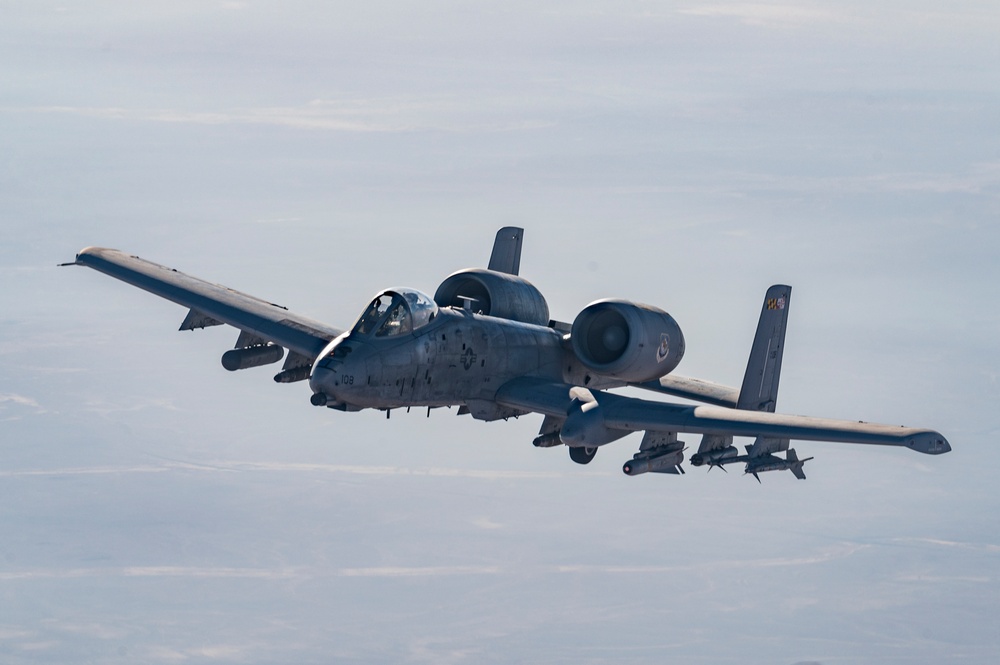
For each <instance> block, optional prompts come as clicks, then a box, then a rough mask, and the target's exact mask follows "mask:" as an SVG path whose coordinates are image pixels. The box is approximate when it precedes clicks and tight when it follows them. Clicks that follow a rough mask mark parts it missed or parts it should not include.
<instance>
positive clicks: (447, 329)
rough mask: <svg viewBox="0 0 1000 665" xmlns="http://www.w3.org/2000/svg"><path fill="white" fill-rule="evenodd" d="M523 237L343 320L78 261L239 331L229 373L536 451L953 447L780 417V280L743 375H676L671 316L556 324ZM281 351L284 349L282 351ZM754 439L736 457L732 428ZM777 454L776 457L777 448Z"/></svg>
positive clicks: (111, 259)
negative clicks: (471, 422) (446, 412)
mask: <svg viewBox="0 0 1000 665" xmlns="http://www.w3.org/2000/svg"><path fill="white" fill-rule="evenodd" d="M523 237H524V231H523V229H520V228H514V227H506V228H502V229H500V231H499V232H498V233H497V235H496V239H495V241H494V245H493V253H492V255H491V257H490V262H489V267H488V268H486V269H481V268H468V269H465V270H460V271H458V272H456V273H453V274H451V275H450V276H448V277H447V278H446V279H445V280H444V281H443V282H442V283H441V285H440V286H439V287H438V288H437V291H436V292H435V294H434V297H433V298H431V297H430V296H428V295H426V294H424V293H421V292H420V291H416V290H413V289H407V288H392V289H388V290H386V291H383V292H381V293H379V294H378V295H377V296H375V298H374V299H373V300H372V301H371V303H370V304H369V305H368V306H367V307H366V308H365V309H364V311H363V312H362V314H361V316H360V318H358V320H357V323H355V324H354V326H353V327H352V328H351V329H350V330H340V329H339V328H333V327H331V326H328V325H326V324H324V323H320V322H318V321H314V320H312V319H309V318H306V317H304V316H300V315H298V314H294V313H292V312H290V311H289V310H288V309H287V308H285V307H282V306H280V305H276V304H274V303H270V302H267V301H265V300H261V299H259V298H255V297H253V296H249V295H247V294H245V293H240V292H239V291H234V290H233V289H229V288H226V287H224V286H220V285H218V284H212V283H209V282H206V281H203V280H200V279H197V278H195V277H191V276H189V275H185V274H184V273H181V272H178V271H177V270H174V269H171V268H167V267H165V266H161V265H158V264H156V263H152V262H150V261H147V260H145V259H141V258H139V257H137V256H132V255H130V254H126V253H124V252H121V251H118V250H115V249H104V248H100V247H87V248H85V249H83V250H81V251H80V253H79V254H77V256H76V260H75V261H73V262H71V263H68V264H63V265H81V266H87V267H89V268H93V269H95V270H98V271H100V272H103V273H105V274H107V275H110V276H111V277H114V278H116V279H119V280H122V281H124V282H127V283H129V284H132V285H133V286H137V287H139V288H141V289H144V290H146V291H149V292H150V293H153V294H156V295H158V296H160V297H163V298H166V299H168V300H172V301H173V302H175V303H177V304H179V305H182V306H184V307H186V308H188V309H189V311H188V313H187V316H185V318H184V321H183V322H182V323H181V326H180V330H194V329H197V328H206V327H209V326H218V325H223V324H228V325H230V326H233V327H235V328H237V329H239V331H240V333H239V337H238V339H237V340H236V345H235V347H234V348H233V349H230V350H228V351H226V352H225V353H224V354H223V356H222V365H223V366H224V367H225V368H226V369H227V370H232V371H236V370H241V369H246V368H249V367H257V366H261V365H267V364H272V363H277V362H279V361H280V360H281V359H282V358H284V364H283V365H282V368H281V371H280V372H278V373H277V374H276V375H275V376H274V380H275V381H277V382H279V383H292V382H296V381H306V380H308V381H309V387H310V388H311V389H312V397H311V399H310V401H311V403H312V404H313V405H314V406H316V407H321V408H325V409H334V410H338V411H360V410H362V409H381V410H384V411H385V412H386V416H388V415H389V414H390V413H391V410H392V409H396V408H402V407H406V408H410V407H427V408H428V414H429V413H430V409H432V408H435V407H443V406H448V407H451V406H457V407H458V413H459V414H469V415H471V416H472V417H473V418H476V419H479V420H485V421H493V420H500V419H507V418H510V417H516V416H521V415H525V414H528V413H540V414H542V415H543V416H544V419H543V421H542V425H541V429H540V431H539V433H538V437H537V438H535V440H534V445H535V446H538V447H552V446H566V447H567V449H568V450H569V456H570V458H571V459H572V460H573V461H574V462H577V463H579V464H587V463H588V462H590V461H591V460H592V459H593V458H594V456H595V455H596V453H597V450H598V448H600V447H601V446H603V445H605V444H607V443H611V442H612V441H615V440H617V439H620V438H622V437H624V436H626V435H628V434H630V433H632V432H640V431H641V432H643V433H644V434H643V438H642V441H641V443H640V445H639V451H638V452H637V453H635V454H634V455H633V456H632V459H630V460H628V461H626V462H625V464H624V466H623V467H622V470H623V471H624V472H625V473H626V474H627V475H630V476H636V475H639V474H643V473H649V472H653V473H672V474H680V473H684V470H683V468H682V466H681V464H682V462H683V461H684V452H685V450H686V448H685V444H684V442H683V441H680V440H678V438H677V435H678V434H682V433H683V434H695V435H698V434H700V435H701V443H700V445H699V447H698V451H697V453H695V454H693V455H692V456H691V458H690V462H691V464H692V465H694V466H707V467H708V469H709V470H711V469H712V467H720V468H722V469H723V470H724V469H725V467H726V466H727V465H729V464H736V463H741V464H744V465H745V466H744V471H745V473H748V474H752V475H753V476H754V477H755V478H757V480H758V481H759V480H760V477H759V475H758V474H760V473H763V472H765V471H778V470H789V471H791V472H792V473H793V474H794V475H795V477H796V478H800V479H804V478H805V473H804V472H803V471H802V466H803V464H804V463H805V462H806V461H808V460H809V459H812V458H806V459H802V460H800V459H799V458H798V456H797V455H796V453H795V450H793V449H790V448H789V443H790V441H791V440H792V439H799V440H812V441H831V442H844V443H862V444H879V445H888V446H903V447H906V448H910V449H911V450H915V451H918V452H922V453H927V454H931V455H938V454H941V453H946V452H948V451H949V450H951V446H950V445H949V443H948V441H947V440H946V439H945V438H944V437H943V436H942V435H941V434H939V433H938V432H935V431H933V430H928V429H915V428H909V427H896V426H890V425H877V424H872V423H865V422H855V421H844V420H830V419H822V418H812V417H806V416H790V415H782V414H778V413H775V404H776V400H777V395H778V379H779V375H780V372H781V358H782V353H783V349H784V341H785V328H786V323H787V321H788V312H789V305H790V303H791V287H789V286H784V285H776V286H772V287H771V288H769V289H768V290H767V293H766V294H765V297H764V303H763V306H762V308H761V314H760V319H759V321H758V324H757V332H756V335H755V337H754V341H753V346H752V347H751V350H750V358H749V361H748V363H747V368H746V372H745V375H744V378H743V384H742V385H741V386H740V388H738V389H737V388H731V387H727V386H723V385H719V384H716V383H712V382H709V381H704V380H701V379H694V378H688V377H682V376H678V375H675V374H673V370H674V369H675V368H676V367H677V365H678V363H680V361H681V358H682V357H683V356H684V335H683V334H682V333H681V329H680V326H678V325H677V322H676V321H675V320H674V319H673V317H671V316H670V314H668V313H667V312H665V311H663V310H662V309H659V308H657V307H653V306H651V305H644V304H641V303H636V302H631V301H628V300H620V299H606V300H598V301H596V302H593V303H591V304H590V305H588V306H587V307H585V308H584V309H583V311H581V312H580V313H579V314H578V315H577V316H576V319H575V320H574V321H573V322H572V323H564V322H561V321H553V320H551V319H550V318H549V308H548V304H547V303H546V301H545V298H544V297H543V296H542V294H541V293H540V292H539V290H538V289H537V288H535V286H533V285H532V284H531V283H530V282H528V281H527V280H525V279H524V278H522V277H520V276H519V275H518V273H519V268H520V263H521V245H522V240H523ZM286 349H287V350H288V354H287V356H286V355H285V350H286ZM624 386H632V387H635V388H641V389H645V390H648V391H651V392H655V393H661V394H667V395H673V396H675V397H681V398H685V399H688V400H692V401H696V402H701V403H702V404H700V405H697V406H695V405H688V404H676V403H668V402H663V401H656V400H646V399H639V398H634V397H627V396H624V395H620V394H616V393H612V392H608V390H609V389H613V388H619V387H624ZM736 436H740V437H753V438H754V442H753V443H752V444H750V445H749V446H746V448H745V450H746V452H745V454H740V452H739V450H738V449H737V448H736V447H735V446H734V445H733V437H736ZM780 452H785V457H779V456H777V455H775V453H780Z"/></svg>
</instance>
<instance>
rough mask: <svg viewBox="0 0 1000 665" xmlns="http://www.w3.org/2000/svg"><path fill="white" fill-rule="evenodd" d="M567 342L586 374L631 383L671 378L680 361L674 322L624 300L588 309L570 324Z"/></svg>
mask: <svg viewBox="0 0 1000 665" xmlns="http://www.w3.org/2000/svg"><path fill="white" fill-rule="evenodd" d="M570 342H571V344H572V345H573V352H574V353H575V354H576V357H577V358H578V359H579V360H580V362H581V363H583V365H584V366H585V367H586V368H587V369H589V370H591V371H593V372H595V373H597V374H600V375H602V376H607V377H612V378H615V379H620V380H622V381H628V382H630V383H641V382H643V381H651V380H653V379H658V378H660V377H661V376H664V375H665V374H669V373H670V372H671V371H673V369H674V368H675V367H677V364H678V363H679V362H680V361H681V358H683V357H684V335H683V334H681V329H680V326H678V325H677V322H676V321H674V318H673V317H672V316H670V315H669V314H667V313H666V312H664V311H663V310H662V309H659V308H658V307H652V306H650V305H643V304H641V303H634V302H629V301H627V300H613V299H607V300H598V301H597V302H593V303H590V304H589V305H587V307H586V308H585V309H584V310H583V311H582V312H580V313H579V314H578V315H577V317H576V320H575V321H573V330H572V332H571V334H570Z"/></svg>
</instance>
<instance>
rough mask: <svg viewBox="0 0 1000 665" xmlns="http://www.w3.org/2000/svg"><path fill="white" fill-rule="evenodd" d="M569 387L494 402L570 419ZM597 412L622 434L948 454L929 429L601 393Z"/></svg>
mask: <svg viewBox="0 0 1000 665" xmlns="http://www.w3.org/2000/svg"><path fill="white" fill-rule="evenodd" d="M577 390H579V389H576V388H574V386H570V385H568V384H563V383H552V382H547V381H544V380H541V379H529V378H525V379H515V380H513V381H510V382H508V383H506V384H504V385H503V386H501V387H500V390H499V391H497V395H496V401H497V402H498V403H500V404H502V405H503V406H507V407H510V408H514V409H520V410H522V411H534V412H537V413H543V414H545V415H547V416H551V417H552V418H555V419H559V418H562V419H564V420H565V419H566V418H567V417H569V414H570V409H571V407H572V405H573V399H574V395H571V391H574V392H575V391H577ZM590 393H591V395H592V396H593V399H594V400H595V401H596V402H597V404H598V408H599V409H600V416H599V418H598V417H595V416H594V415H592V414H593V411H594V410H593V409H591V410H590V411H589V412H588V413H589V414H591V415H589V418H590V419H591V422H593V421H594V420H598V419H599V422H600V425H602V426H603V427H606V428H607V429H609V430H622V431H626V432H638V431H647V432H674V433H678V432H687V433H693V434H705V435H708V436H711V437H727V436H749V437H758V438H762V437H763V438H765V439H768V440H770V439H776V440H787V439H800V440H807V441H832V442H839V443H867V444H878V445H885V446H905V447H907V448H910V449H912V450H916V451H918V452H921V453H928V454H931V455H938V454H941V453H946V452H948V451H949V450H951V446H950V445H949V444H948V441H947V440H946V439H945V438H944V436H942V435H941V434H939V433H938V432H935V431H933V430H929V429H918V428H913V427H896V426H893V425H878V424H875V423H865V422H857V421H853V420H833V419H829V418H813V417H810V416H788V415H784V414H780V413H770V412H767V411H747V410H741V409H732V408H724V407H717V406H689V405H686V404H671V403H667V402H653V401H649V400H644V399H637V398H634V397H626V396H624V395H616V394H614V393H608V392H603V391H600V390H592V391H590Z"/></svg>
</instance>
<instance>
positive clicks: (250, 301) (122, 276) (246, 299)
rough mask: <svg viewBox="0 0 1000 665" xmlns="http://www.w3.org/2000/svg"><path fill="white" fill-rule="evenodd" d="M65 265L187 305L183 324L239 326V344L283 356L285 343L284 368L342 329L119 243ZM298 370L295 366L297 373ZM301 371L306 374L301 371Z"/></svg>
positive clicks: (304, 360)
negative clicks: (138, 253) (126, 249)
mask: <svg viewBox="0 0 1000 665" xmlns="http://www.w3.org/2000/svg"><path fill="white" fill-rule="evenodd" d="M64 265H81V266H87V267H88V268H93V269H94V270H97V271H100V272H103V273H104V274H106V275H110V276H111V277H114V278H115V279H119V280H121V281H123V282H127V283H128V284H131V285H132V286H137V287H139V288H140V289H143V290H145V291H149V292H150V293H153V294H156V295H158V296H160V297H161V298H166V299H167V300H172V301H173V302H175V303H177V304H178V305H183V306H184V307H188V308H190V311H189V312H188V315H187V317H185V319H184V321H183V323H181V327H180V329H181V330H193V329H195V328H204V327H207V326H216V325H221V324H224V323H226V324H229V325H231V326H233V327H235V328H239V329H240V331H241V334H240V338H239V341H237V344H236V348H237V349H240V350H242V349H250V350H252V349H258V348H261V349H263V348H267V349H268V350H273V351H279V353H277V357H278V359H280V357H281V354H280V350H279V349H275V348H274V346H280V347H284V348H286V349H289V350H290V351H291V352H292V353H290V354H289V357H288V359H287V361H286V363H285V369H286V370H287V369H295V368H302V367H306V366H308V365H311V364H312V362H313V360H314V359H315V358H316V356H318V355H319V353H320V352H321V351H322V350H323V348H324V347H325V346H326V345H327V344H328V343H329V342H330V341H331V340H332V339H334V338H335V337H337V336H339V335H340V334H341V331H340V330H337V329H336V328H331V327H330V326H327V325H326V324H323V323H320V322H319V321H314V320H312V319H310V318H307V317H304V316H299V315H298V314H294V313H292V312H290V311H288V308H286V307H282V306H281V305H276V304H274V303H271V302H268V301H266V300H261V299H260V298H255V297H253V296H250V295H247V294H245V293H240V292H239V291H235V290H233V289H230V288H228V287H225V286H222V285H219V284H212V283H211V282H206V281H204V280H201V279H198V278H197V277H191V276H190V275H185V274H184V273H182V272H178V271H177V270H174V269H173V268H168V267H166V266H161V265H159V264H157V263H153V262H152V261H147V260H145V259H141V258H139V257H138V256H133V255H130V254H126V253H125V252H121V251H119V250H117V249H106V248H103V247H87V248H85V249H82V250H80V252H79V254H77V255H76V261H74V262H73V263H70V264H64ZM269 343H273V344H269ZM223 364H225V362H224V363H223ZM226 367H227V369H228V368H229V367H230V366H229V365H226ZM302 374H303V372H299V373H298V374H297V375H296V376H301V375H302ZM305 376H308V374H307V373H305ZM303 378H304V377H303Z"/></svg>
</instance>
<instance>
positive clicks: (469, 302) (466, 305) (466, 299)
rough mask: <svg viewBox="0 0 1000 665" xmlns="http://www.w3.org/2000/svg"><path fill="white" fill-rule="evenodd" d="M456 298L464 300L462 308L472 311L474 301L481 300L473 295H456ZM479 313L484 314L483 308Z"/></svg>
mask: <svg viewBox="0 0 1000 665" xmlns="http://www.w3.org/2000/svg"><path fill="white" fill-rule="evenodd" d="M455 299H456V300H461V301H462V309H464V310H465V311H466V312H471V311H472V303H474V302H479V298H473V297H471V296H455ZM478 313H479V314H482V313H483V310H479V312H478Z"/></svg>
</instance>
